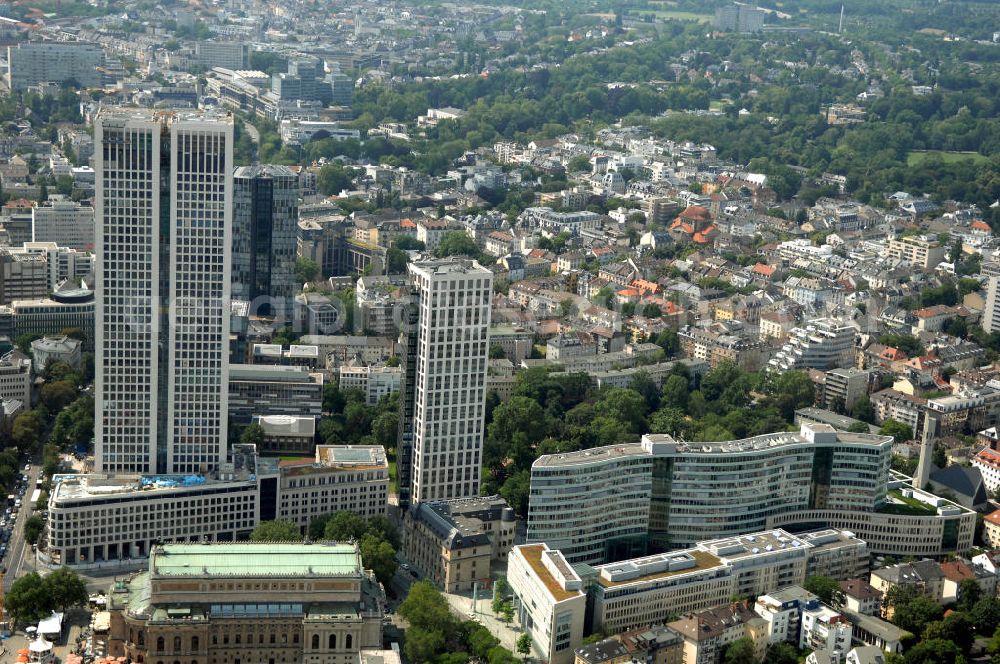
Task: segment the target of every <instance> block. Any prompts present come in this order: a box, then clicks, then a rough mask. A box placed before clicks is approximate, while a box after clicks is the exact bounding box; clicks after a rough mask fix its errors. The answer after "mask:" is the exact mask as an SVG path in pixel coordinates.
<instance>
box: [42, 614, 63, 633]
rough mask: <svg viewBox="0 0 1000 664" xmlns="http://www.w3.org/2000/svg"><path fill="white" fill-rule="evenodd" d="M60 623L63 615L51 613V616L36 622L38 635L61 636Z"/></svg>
mask: <svg viewBox="0 0 1000 664" xmlns="http://www.w3.org/2000/svg"><path fill="white" fill-rule="evenodd" d="M62 621H63V614H61V613H57V612H55V611H53V612H52V615H51V616H49V617H48V618H46V619H45V620H39V621H38V635H39V636H41V635H42V634H62Z"/></svg>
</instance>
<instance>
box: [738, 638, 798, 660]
mask: <svg viewBox="0 0 1000 664" xmlns="http://www.w3.org/2000/svg"><path fill="white" fill-rule="evenodd" d="M799 661H800V659H799V651H798V650H796V649H795V647H794V646H792V645H791V644H789V643H775V644H774V645H772V646H770V647H768V649H767V653H765V655H764V659H763V662H765V663H766V664H797V663H798V662H799ZM761 662H762V660H761V659H760V658H759V657H757V650H756V648H755V647H754V643H753V641H751V640H750V639H749V638H746V637H743V638H740V639H736V640H735V641H733V642H732V643H730V644H728V645H727V646H726V647H725V650H723V651H722V664H761Z"/></svg>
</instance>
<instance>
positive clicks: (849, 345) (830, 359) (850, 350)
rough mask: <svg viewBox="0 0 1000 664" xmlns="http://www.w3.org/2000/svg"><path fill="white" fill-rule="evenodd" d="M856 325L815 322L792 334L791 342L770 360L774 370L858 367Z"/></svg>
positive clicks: (790, 333) (769, 367)
mask: <svg viewBox="0 0 1000 664" xmlns="http://www.w3.org/2000/svg"><path fill="white" fill-rule="evenodd" d="M856 335H857V330H856V329H855V328H854V326H852V325H849V324H847V323H844V322H841V321H838V320H836V319H832V318H819V319H816V320H811V321H809V323H807V324H806V325H805V326H804V327H796V328H793V329H792V330H791V332H789V335H788V341H786V342H785V345H784V346H782V347H781V349H780V350H779V351H778V352H777V353H775V355H774V357H772V358H771V359H770V360H769V361H768V369H770V370H771V371H791V370H793V369H821V370H824V371H825V370H827V369H836V368H844V367H851V366H853V365H854V356H855V349H854V346H855V337H856Z"/></svg>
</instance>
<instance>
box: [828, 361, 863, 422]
mask: <svg viewBox="0 0 1000 664" xmlns="http://www.w3.org/2000/svg"><path fill="white" fill-rule="evenodd" d="M852 352H853V347H852ZM871 376H872V374H871V372H870V371H865V370H864V369H858V368H855V367H846V368H837V369H831V370H830V371H827V372H826V380H825V381H824V383H823V405H824V407H826V408H829V409H831V410H839V412H845V411H846V412H848V413H849V412H851V411H852V410H853V409H854V404H855V403H857V401H858V399H860V398H861V397H864V396H867V394H868V386H869V384H870V382H871ZM838 406H839V408H838Z"/></svg>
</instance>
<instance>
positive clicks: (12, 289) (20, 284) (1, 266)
mask: <svg viewBox="0 0 1000 664" xmlns="http://www.w3.org/2000/svg"><path fill="white" fill-rule="evenodd" d="M51 290H52V288H51V285H50V284H49V264H48V261H47V260H46V258H45V256H44V255H40V254H32V253H25V252H23V251H18V250H16V249H7V248H2V249H0V304H10V303H11V302H13V301H14V300H30V299H34V298H40V297H45V296H46V295H48V294H49V292H50V291H51Z"/></svg>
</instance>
